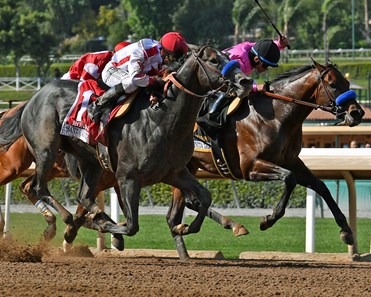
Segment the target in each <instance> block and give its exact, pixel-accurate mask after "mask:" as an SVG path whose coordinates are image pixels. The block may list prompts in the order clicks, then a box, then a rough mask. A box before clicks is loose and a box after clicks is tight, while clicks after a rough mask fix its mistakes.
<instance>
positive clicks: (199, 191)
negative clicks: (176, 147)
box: [166, 168, 211, 235]
mask: <svg viewBox="0 0 371 297" xmlns="http://www.w3.org/2000/svg"><path fill="white" fill-rule="evenodd" d="M166 183H168V184H170V185H172V186H173V187H176V188H178V189H179V190H180V191H181V192H182V193H184V195H185V201H187V199H190V200H191V201H192V204H197V205H198V207H197V208H198V209H197V211H198V214H197V215H196V218H195V219H194V220H193V222H192V223H191V224H190V225H189V226H187V225H183V224H180V225H178V226H176V227H175V228H173V232H174V233H176V234H179V235H186V234H190V233H197V232H199V231H200V229H201V225H202V223H203V221H204V219H205V216H206V215H207V210H208V208H209V207H210V204H211V194H210V192H209V191H208V190H207V189H206V188H205V187H204V186H202V185H201V184H200V183H199V182H198V181H197V180H196V179H195V177H194V176H193V175H192V174H190V173H189V171H188V169H186V168H185V169H183V170H182V171H180V172H179V173H178V174H177V175H174V176H172V177H171V179H168V180H166ZM181 209H184V207H183V208H181ZM174 215H175V216H176V213H175V214H174ZM178 215H179V214H178ZM177 218H178V220H179V217H177Z"/></svg>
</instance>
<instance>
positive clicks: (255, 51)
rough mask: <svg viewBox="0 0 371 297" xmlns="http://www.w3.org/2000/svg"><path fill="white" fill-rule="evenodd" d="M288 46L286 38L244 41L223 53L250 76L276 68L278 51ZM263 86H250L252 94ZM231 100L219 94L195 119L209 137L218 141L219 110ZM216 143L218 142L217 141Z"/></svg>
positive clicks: (219, 127)
mask: <svg viewBox="0 0 371 297" xmlns="http://www.w3.org/2000/svg"><path fill="white" fill-rule="evenodd" d="M287 45H288V39H287V37H286V36H280V37H279V39H277V40H274V41H273V40H270V39H264V40H259V41H257V42H256V43H254V42H250V41H246V42H242V43H239V44H236V45H234V46H232V47H229V48H227V49H225V50H223V52H224V53H225V54H227V55H228V56H229V58H230V59H231V60H236V61H238V62H239V63H240V67H241V70H242V71H243V72H244V73H245V74H246V75H250V74H251V73H252V72H253V70H254V69H256V71H257V72H258V73H262V72H264V71H266V70H268V69H269V67H278V61H279V59H280V56H281V55H280V51H282V50H284V49H285V48H286V47H287ZM263 87H264V84H261V85H257V84H256V83H255V82H254V83H253V85H252V92H257V91H262V90H263ZM230 100H231V98H230V97H228V96H226V95H225V93H223V92H219V95H218V96H217V97H216V98H215V101H214V103H213V105H212V106H211V108H210V110H209V111H208V112H207V113H206V114H205V115H204V116H200V117H199V118H198V119H197V123H198V124H199V125H200V126H201V127H202V128H203V129H204V130H205V132H206V133H207V134H208V135H209V136H210V137H211V138H214V139H216V140H218V137H217V134H218V131H219V130H220V129H221V128H222V125H223V119H222V118H220V112H221V110H222V109H223V108H224V107H225V106H226V105H227V103H228V102H229V101H230ZM217 142H218V141H217Z"/></svg>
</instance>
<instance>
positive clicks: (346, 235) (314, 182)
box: [295, 160, 354, 245]
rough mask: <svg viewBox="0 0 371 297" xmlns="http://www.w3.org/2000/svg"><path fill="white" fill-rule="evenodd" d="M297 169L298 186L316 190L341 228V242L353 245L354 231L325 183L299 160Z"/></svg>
mask: <svg viewBox="0 0 371 297" xmlns="http://www.w3.org/2000/svg"><path fill="white" fill-rule="evenodd" d="M295 169H296V170H295V175H296V179H297V181H298V184H300V185H302V186H304V187H307V188H310V189H312V190H314V191H315V192H316V193H317V194H319V195H320V196H321V197H322V198H323V199H324V200H325V202H326V204H327V205H328V207H329V208H330V210H331V212H332V214H333V216H334V218H335V221H336V223H337V225H338V226H339V227H340V228H341V231H340V238H341V240H342V241H343V242H344V243H346V244H348V245H353V244H354V237H353V232H352V229H351V228H350V226H349V225H348V222H347V219H346V217H345V215H344V214H343V213H342V211H341V210H340V208H339V206H338V205H337V204H336V202H335V199H334V198H333V197H332V195H331V193H330V190H329V189H328V188H327V186H326V185H325V183H324V182H323V181H321V180H320V179H318V178H317V177H315V176H314V175H313V174H312V172H311V171H310V170H309V169H308V168H307V167H306V166H305V164H304V163H303V162H302V161H301V160H299V161H298V164H296V165H295Z"/></svg>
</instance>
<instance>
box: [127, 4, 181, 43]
mask: <svg viewBox="0 0 371 297" xmlns="http://www.w3.org/2000/svg"><path fill="white" fill-rule="evenodd" d="M179 4H180V3H179V2H178V1H173V0H161V1H156V0H122V1H121V7H122V9H124V10H126V11H127V12H128V19H127V23H128V25H129V27H130V30H131V38H132V41H136V40H139V39H142V38H153V39H158V38H160V37H161V36H162V35H163V34H165V33H166V32H169V31H173V29H174V27H173V21H172V15H173V14H174V12H175V11H176V10H177V9H178V7H179Z"/></svg>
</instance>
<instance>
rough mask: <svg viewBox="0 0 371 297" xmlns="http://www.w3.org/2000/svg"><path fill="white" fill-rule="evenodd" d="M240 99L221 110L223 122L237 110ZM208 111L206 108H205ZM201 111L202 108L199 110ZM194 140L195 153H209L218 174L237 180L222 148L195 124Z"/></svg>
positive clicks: (237, 98) (234, 100)
mask: <svg viewBox="0 0 371 297" xmlns="http://www.w3.org/2000/svg"><path fill="white" fill-rule="evenodd" d="M241 100H242V99H241V98H240V97H236V98H235V99H233V101H232V102H231V103H230V104H229V105H228V106H227V107H226V108H224V109H223V111H222V112H221V113H225V115H224V121H225V120H226V117H227V116H229V115H231V114H233V113H234V112H236V110H238V107H239V106H240V104H241ZM206 109H207V110H208V108H206ZM201 110H202V108H201ZM193 132H194V133H193V134H194V140H195V151H198V152H210V153H211V155H212V158H213V162H214V165H215V167H216V168H217V170H218V172H219V174H220V175H221V176H223V177H225V178H228V179H234V180H237V178H236V177H235V176H234V175H233V173H232V172H231V170H230V168H229V165H228V161H227V158H226V156H225V154H224V150H223V147H222V146H220V145H219V144H218V143H216V142H215V141H213V140H212V138H211V137H210V136H208V135H207V134H206V132H205V131H204V130H203V129H202V128H201V127H200V126H199V125H198V124H197V123H195V125H194V130H193Z"/></svg>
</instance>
